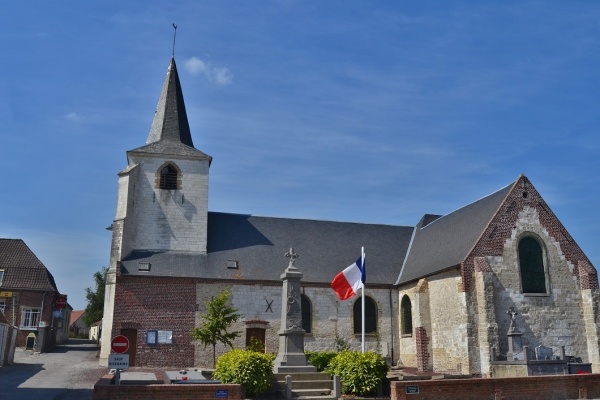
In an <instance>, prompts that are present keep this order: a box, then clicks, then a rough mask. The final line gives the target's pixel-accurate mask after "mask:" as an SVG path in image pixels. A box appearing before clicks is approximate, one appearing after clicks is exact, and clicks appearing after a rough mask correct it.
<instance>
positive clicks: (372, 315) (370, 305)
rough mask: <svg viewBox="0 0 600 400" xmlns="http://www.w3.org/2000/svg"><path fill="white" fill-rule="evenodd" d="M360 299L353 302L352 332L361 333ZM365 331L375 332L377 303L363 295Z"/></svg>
mask: <svg viewBox="0 0 600 400" xmlns="http://www.w3.org/2000/svg"><path fill="white" fill-rule="evenodd" d="M361 303H362V299H361V298H360V297H359V298H358V300H356V301H355V302H354V312H353V314H354V315H353V316H354V333H355V334H360V333H362V304H361ZM365 333H377V303H375V300H373V299H372V298H370V297H369V296H365Z"/></svg>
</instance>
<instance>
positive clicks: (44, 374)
mask: <svg viewBox="0 0 600 400" xmlns="http://www.w3.org/2000/svg"><path fill="white" fill-rule="evenodd" d="M97 353H98V347H97V346H96V344H95V343H94V342H92V341H90V340H81V339H70V340H69V341H67V342H66V344H64V345H61V346H57V347H56V348H55V349H54V350H53V351H52V352H50V353H44V354H34V353H32V352H31V351H25V350H23V349H22V348H17V349H16V351H15V363H14V364H13V365H9V366H7V367H2V368H0V399H14V400H55V399H56V400H91V399H92V392H93V388H94V383H96V381H97V380H98V379H99V378H100V377H101V376H102V375H104V374H105V373H106V372H107V371H108V370H107V368H105V367H100V366H99V365H98V359H97V358H96V355H97Z"/></svg>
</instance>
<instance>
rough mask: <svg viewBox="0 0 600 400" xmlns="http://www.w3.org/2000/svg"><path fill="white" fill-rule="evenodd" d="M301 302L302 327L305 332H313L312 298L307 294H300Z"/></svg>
mask: <svg viewBox="0 0 600 400" xmlns="http://www.w3.org/2000/svg"><path fill="white" fill-rule="evenodd" d="M300 302H301V306H302V329H304V332H306V333H311V332H312V305H311V304H310V300H309V299H308V296H306V295H305V294H301V295H300Z"/></svg>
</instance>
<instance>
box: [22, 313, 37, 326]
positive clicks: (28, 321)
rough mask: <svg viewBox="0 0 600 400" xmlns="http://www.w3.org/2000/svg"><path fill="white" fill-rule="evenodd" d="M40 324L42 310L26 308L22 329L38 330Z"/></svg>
mask: <svg viewBox="0 0 600 400" xmlns="http://www.w3.org/2000/svg"><path fill="white" fill-rule="evenodd" d="M39 324H40V310H39V309H38V308H26V309H24V310H23V315H22V318H21V328H37V327H38V325H39Z"/></svg>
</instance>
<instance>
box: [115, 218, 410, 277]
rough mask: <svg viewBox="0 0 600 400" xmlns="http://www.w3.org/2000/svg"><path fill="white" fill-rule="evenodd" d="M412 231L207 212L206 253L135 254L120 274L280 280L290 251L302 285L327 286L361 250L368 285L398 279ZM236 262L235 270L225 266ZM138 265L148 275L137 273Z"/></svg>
mask: <svg viewBox="0 0 600 400" xmlns="http://www.w3.org/2000/svg"><path fill="white" fill-rule="evenodd" d="M412 232H413V227H406V226H392V225H380V224H360V223H347V222H333V221H316V220H307V219H291V218H272V217H257V216H251V215H242V214H228V213H216V212H209V214H208V252H207V254H204V255H203V254H198V253H185V252H171V251H169V252H147V251H135V252H133V253H132V254H129V255H128V256H127V257H125V258H124V259H123V260H122V269H121V272H122V273H123V274H128V275H152V276H178V277H195V278H206V279H243V280H267V281H280V275H281V274H282V273H283V271H284V270H285V268H286V267H287V265H288V262H289V260H288V259H287V258H285V257H284V255H285V253H286V252H287V251H288V250H289V249H290V247H293V249H294V251H295V252H296V253H297V254H298V255H299V257H298V259H296V262H295V265H296V267H297V268H298V269H299V270H300V271H301V272H302V273H303V278H302V281H303V282H305V283H308V282H311V283H329V282H331V280H332V279H333V278H334V276H335V275H336V274H338V273H339V272H341V271H342V270H343V269H344V268H346V267H347V266H348V265H350V264H352V263H353V262H354V261H355V260H356V259H357V258H358V257H359V256H360V249H361V246H364V247H365V253H366V264H367V285H368V284H387V285H392V284H393V283H394V282H395V281H396V279H397V278H398V272H399V271H400V267H401V265H402V261H403V260H404V258H405V256H406V250H407V249H408V244H409V242H410V238H411V236H412ZM228 261H238V265H239V267H238V269H229V268H227V262H228ZM140 262H142V263H150V271H149V272H144V271H138V269H139V266H140Z"/></svg>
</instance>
